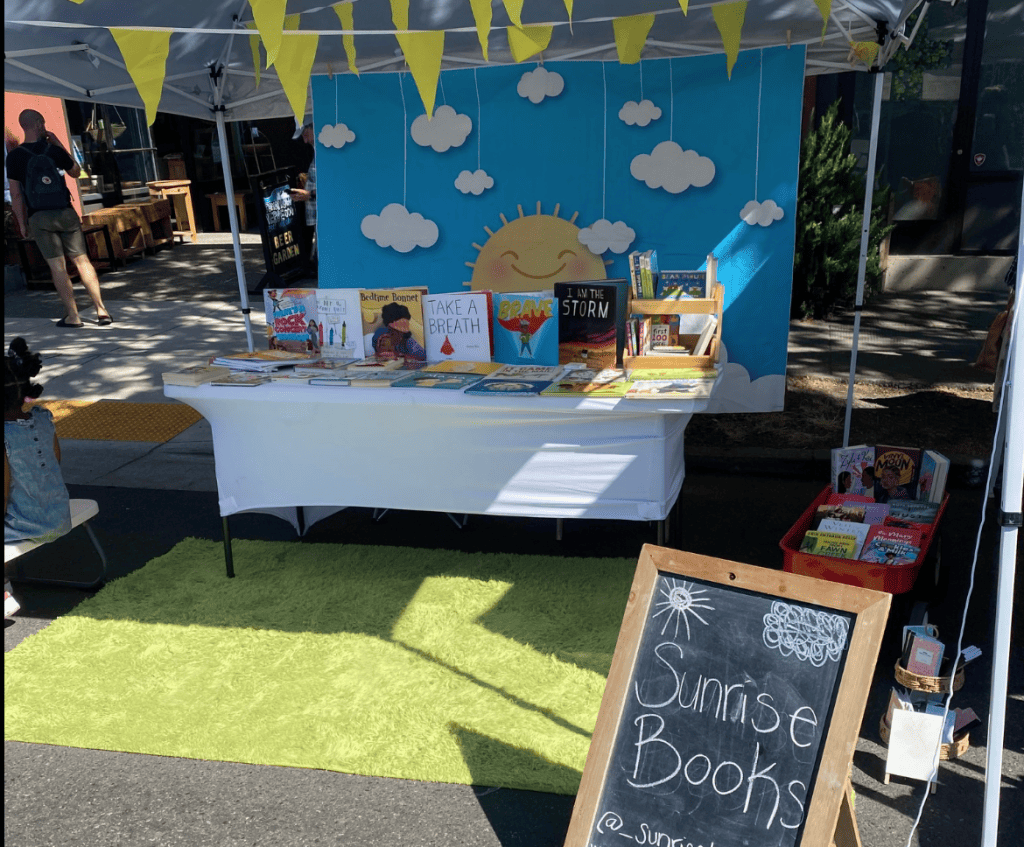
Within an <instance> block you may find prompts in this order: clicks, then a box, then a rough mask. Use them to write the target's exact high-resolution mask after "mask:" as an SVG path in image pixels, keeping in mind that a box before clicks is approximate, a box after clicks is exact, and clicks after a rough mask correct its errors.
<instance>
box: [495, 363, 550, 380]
mask: <svg viewBox="0 0 1024 847" xmlns="http://www.w3.org/2000/svg"><path fill="white" fill-rule="evenodd" d="M563 370H565V368H564V367H563V366H562V365H501V366H500V367H498V369H497V370H496V371H494V372H493V373H491V374H488V376H487V378H488V379H546V380H549V381H550V380H554V379H556V378H557V377H558V376H559V375H560V374H561V373H562V371H563Z"/></svg>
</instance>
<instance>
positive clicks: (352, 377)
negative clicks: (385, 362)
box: [309, 370, 408, 388]
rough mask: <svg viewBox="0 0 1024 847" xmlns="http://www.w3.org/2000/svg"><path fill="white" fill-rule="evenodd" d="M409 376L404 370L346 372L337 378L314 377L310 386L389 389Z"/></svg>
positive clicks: (332, 376)
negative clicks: (396, 381) (399, 380)
mask: <svg viewBox="0 0 1024 847" xmlns="http://www.w3.org/2000/svg"><path fill="white" fill-rule="evenodd" d="M407 375H408V374H407V373H406V372H405V371H402V370H390V371H376V372H375V371H346V372H344V373H339V374H338V375H337V376H334V375H331V376H313V377H310V378H309V384H310V385H339V386H344V385H352V386H358V387H359V388H387V387H388V386H390V385H391V383H393V382H394V381H395V380H398V379H402V377H404V376H407Z"/></svg>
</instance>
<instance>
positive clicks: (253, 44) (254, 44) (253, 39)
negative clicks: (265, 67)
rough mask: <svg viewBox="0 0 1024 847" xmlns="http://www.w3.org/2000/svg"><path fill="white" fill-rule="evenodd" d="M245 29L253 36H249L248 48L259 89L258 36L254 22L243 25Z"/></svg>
mask: <svg viewBox="0 0 1024 847" xmlns="http://www.w3.org/2000/svg"><path fill="white" fill-rule="evenodd" d="M245 28H246V29H251V30H254V32H253V34H252V35H250V36H249V47H250V49H251V50H252V69H253V70H254V71H255V72H256V87H257V88H259V87H260V34H259V33H258V32H255V29H256V22H255V21H249V23H247V24H246V25H245Z"/></svg>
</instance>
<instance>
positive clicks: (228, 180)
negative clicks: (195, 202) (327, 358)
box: [215, 109, 253, 353]
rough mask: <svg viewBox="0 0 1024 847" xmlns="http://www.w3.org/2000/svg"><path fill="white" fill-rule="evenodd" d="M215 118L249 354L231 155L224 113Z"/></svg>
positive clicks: (249, 328) (246, 298)
mask: <svg viewBox="0 0 1024 847" xmlns="http://www.w3.org/2000/svg"><path fill="white" fill-rule="evenodd" d="M215 114H216V117H217V141H218V143H219V144H220V166H221V170H222V171H223V172H224V193H225V194H226V195H227V198H228V201H227V204H226V205H227V207H228V222H229V223H230V224H231V245H232V247H233V248H234V251H235V275H236V276H237V277H238V293H239V296H240V297H241V300H242V316H243V317H244V318H245V340H246V343H247V344H248V345H249V352H250V353H251V352H252V351H253V343H252V323H251V322H250V320H249V289H248V288H247V287H246V285H245V266H244V265H243V264H242V245H241V242H240V241H239V239H238V213H237V212H236V210H235V203H234V197H235V183H234V180H233V179H232V177H231V153H230V148H229V147H228V138H227V132H226V131H225V129H224V112H223V110H221V109H217V110H216V111H215Z"/></svg>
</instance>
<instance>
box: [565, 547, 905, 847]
mask: <svg viewBox="0 0 1024 847" xmlns="http://www.w3.org/2000/svg"><path fill="white" fill-rule="evenodd" d="M659 573H668V574H673V575H678V576H685V577H691V578H694V579H699V580H703V581H705V582H711V583H717V584H719V585H721V586H724V587H731V588H735V589H738V590H743V591H748V592H754V593H757V594H764V595H767V596H770V597H778V598H783V599H787V600H793V601H799V602H804V603H809V604H814V605H818V606H822V607H825V608H829V609H833V610H836V611H844V612H847V613H850V614H852V615H853V616H854V622H853V626H852V629H851V631H850V633H849V642H848V643H849V648H848V652H847V657H846V662H845V665H844V667H843V670H842V675H841V677H840V679H839V684H838V691H837V693H836V697H835V707H834V710H833V714H832V720H831V722H830V724H829V727H828V733H827V735H826V736H825V738H824V739H823V742H822V751H821V760H820V764H819V767H818V771H817V774H816V778H815V781H814V785H813V786H812V787H811V789H810V791H809V792H808V804H807V809H806V814H805V823H804V826H803V832H802V835H801V838H800V842H799V843H800V847H829V845H830V844H832V842H833V840H834V839H835V837H836V835H837V831H838V832H843V833H844V835H845V836H846V837H844V838H843V839H842V840H846V839H847V838H851V839H854V840H855V843H859V838H858V837H857V835H856V824H855V822H854V821H853V820H852V817H851V815H852V809H851V808H850V806H849V793H848V792H849V787H848V783H849V775H850V769H851V767H852V762H853V753H854V750H855V748H856V745H857V739H858V737H859V734H860V725H861V721H862V720H863V717H864V709H865V706H866V705H867V698H868V691H869V689H870V687H871V680H872V677H873V675H874V670H875V662H876V660H877V658H878V648H879V646H880V644H881V640H882V635H883V633H884V631H885V624H886V620H887V618H888V615H889V605H890V603H891V601H892V596H891V595H890V594H887V593H885V592H880V591H873V590H870V589H866V588H856V587H853V586H848V585H841V584H839V583H832V582H826V581H824V580H819V579H814V578H812V577H805V576H799V575H797V574H789V573H784V572H781V571H775V570H769V569H766V568H759V567H754V566H752V565H744V564H740V563H738V562H730V561H728V560H725V559H716V558H714V557H710V556H701V555H697V554H695V553H686V552H682V551H679V550H670V549H667V548H664V547H655V546H653V545H651V544H645V545H644V547H643V549H642V550H641V551H640V558H639V561H638V562H637V568H636V573H635V575H634V577H633V585H632V587H631V588H630V592H629V600H628V602H627V604H626V611H625V614H624V616H623V619H622V627H621V629H620V630H619V636H618V640H617V641H616V644H615V653H614V655H613V657H612V664H611V669H610V671H609V674H608V682H607V684H606V686H605V691H604V696H603V697H602V699H601V707H600V711H599V712H598V716H597V724H596V726H595V728H594V735H593V738H592V740H591V744H590V751H589V753H588V755H587V761H586V764H585V766H584V768H583V779H582V781H581V783H580V790H579V793H578V794H577V795H576V804H575V806H574V808H573V813H572V820H571V821H570V823H569V831H568V833H567V835H566V840H565V846H566V847H586V845H587V843H588V839H589V836H590V833H591V832H592V830H593V827H594V823H595V817H596V816H597V814H598V804H599V803H600V801H601V796H602V793H603V792H604V787H605V781H606V778H607V775H608V768H609V766H610V765H611V762H612V753H613V748H614V745H615V739H616V736H617V734H618V729H619V725H620V722H621V720H622V716H623V712H624V710H625V704H626V699H627V697H628V693H629V683H630V680H631V679H632V677H633V672H634V668H635V666H636V662H637V656H638V651H639V649H640V644H641V641H642V639H643V634H644V626H645V622H646V621H647V619H648V614H649V612H650V607H651V602H652V600H653V599H654V587H655V584H656V582H657V580H658V575H659ZM841 811H842V812H843V819H840V812H841ZM851 827H852V832H851V829H850V828H851Z"/></svg>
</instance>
